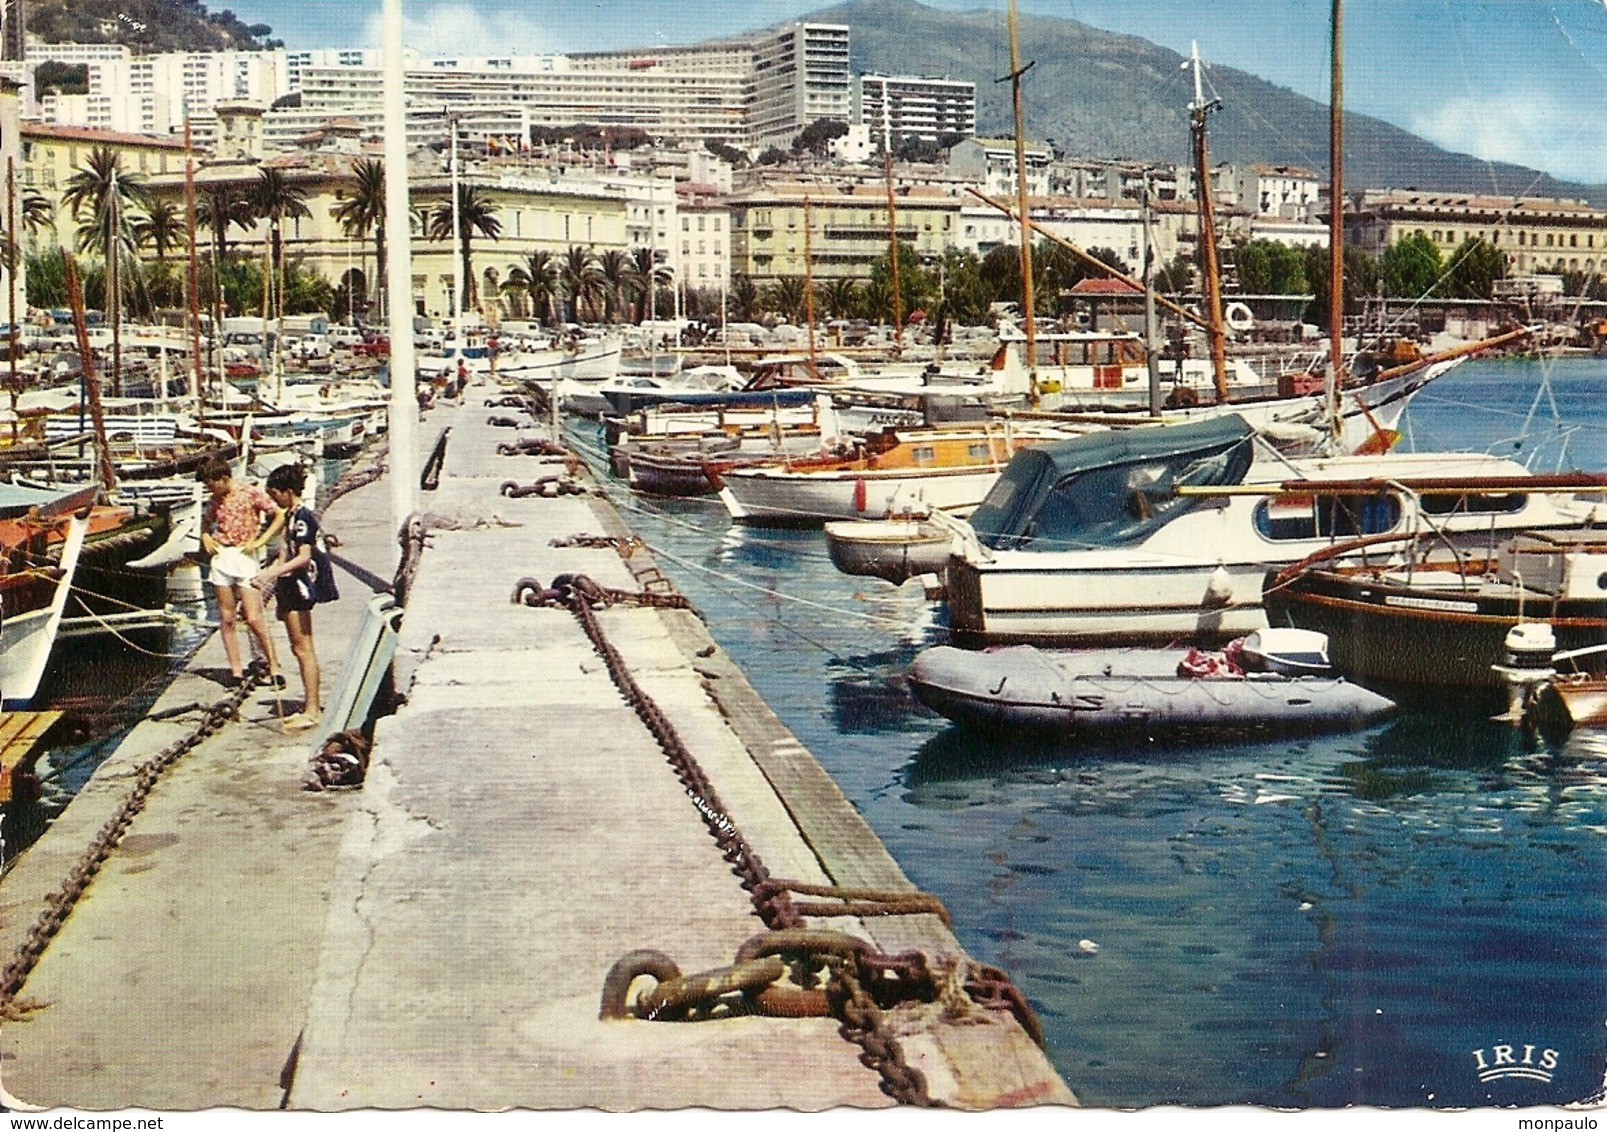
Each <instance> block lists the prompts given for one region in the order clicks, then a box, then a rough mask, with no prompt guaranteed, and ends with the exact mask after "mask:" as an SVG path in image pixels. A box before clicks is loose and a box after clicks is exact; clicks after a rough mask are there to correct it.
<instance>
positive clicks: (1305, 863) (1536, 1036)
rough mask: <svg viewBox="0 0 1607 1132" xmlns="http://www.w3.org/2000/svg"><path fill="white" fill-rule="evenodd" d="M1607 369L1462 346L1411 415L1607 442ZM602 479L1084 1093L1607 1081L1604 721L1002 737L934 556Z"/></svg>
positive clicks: (1453, 435) (1447, 1088)
mask: <svg viewBox="0 0 1607 1132" xmlns="http://www.w3.org/2000/svg"><path fill="white" fill-rule="evenodd" d="M1604 389H1607V361H1603V360H1598V359H1568V360H1560V361H1545V362H1539V361H1531V360H1500V361H1476V362H1470V363H1467V364H1464V365H1463V366H1461V367H1459V368H1458V369H1457V370H1455V371H1453V372H1452V373H1451V374H1450V375H1449V376H1447V377H1446V378H1444V379H1443V380H1442V381H1440V382H1439V383H1437V384H1436V385H1434V386H1432V387H1430V388H1429V389H1428V390H1426V391H1424V392H1423V393H1422V394H1421V395H1420V396H1419V397H1418V399H1417V401H1416V403H1415V404H1414V405H1413V407H1412V409H1411V411H1410V414H1409V416H1408V418H1407V420H1406V422H1405V423H1404V425H1403V432H1404V434H1405V435H1404V438H1403V442H1402V443H1403V444H1404V445H1407V446H1413V447H1417V448H1420V449H1424V450H1429V449H1435V448H1453V447H1454V448H1473V449H1480V450H1490V451H1494V452H1498V453H1501V454H1505V455H1510V456H1514V457H1515V458H1517V459H1520V460H1523V461H1525V462H1526V463H1530V464H1531V466H1532V467H1533V468H1534V469H1535V470H1536V471H1550V470H1555V469H1556V468H1557V466H1558V461H1559V460H1560V461H1561V466H1563V467H1580V468H1586V469H1590V470H1597V471H1603V470H1607V407H1604V405H1607V398H1603V396H1602V393H1603V390H1604ZM574 435H575V436H576V437H577V438H578V439H581V440H585V441H589V442H590V443H591V444H593V445H595V444H596V443H597V440H596V438H595V437H594V436H593V435H592V432H591V426H590V425H585V426H576V431H575V434H574ZM1520 438H1521V439H1520ZM598 466H599V470H600V472H601V474H604V475H606V465H605V464H602V463H601V462H599V464H598ZM610 490H611V492H612V494H613V497H614V498H615V500H616V502H617V503H618V505H619V506H620V508H621V510H622V512H623V513H624V515H625V518H626V521H627V522H628V523H629V524H630V525H631V526H632V527H633V528H634V529H635V530H636V531H637V532H638V533H639V534H640V535H641V536H642V537H643V538H644V539H645V540H646V541H647V542H648V543H649V544H650V546H651V547H652V548H653V549H654V551H655V553H656V555H657V556H658V559H659V564H660V566H661V567H663V569H664V570H665V572H666V573H668V574H669V575H670V576H671V577H672V578H673V579H674V581H675V583H676V585H677V586H678V587H679V588H680V589H681V590H682V591H683V592H685V593H686V594H687V595H688V596H689V597H691V599H692V600H693V602H694V603H695V604H696V606H697V607H698V609H699V610H700V611H701V612H702V613H703V615H704V616H705V618H706V619H707V622H708V625H709V629H710V631H711V633H712V634H713V636H714V637H715V639H716V640H718V641H719V642H720V643H721V645H722V646H723V647H724V648H725V649H726V650H727V651H729V652H730V654H731V655H732V657H733V658H734V659H735V660H736V661H737V663H738V664H740V665H741V666H742V668H743V669H744V670H745V671H746V673H747V674H748V676H749V678H750V680H751V681H752V682H753V684H754V686H755V687H756V688H757V689H758V690H759V692H760V693H761V694H762V695H763V696H764V697H765V699H766V700H767V701H768V702H769V703H770V704H771V706H772V707H773V708H774V709H775V710H776V712H777V713H778V714H779V715H780V716H781V717H782V719H783V720H784V721H785V722H786V723H787V725H788V726H789V727H791V728H792V730H793V731H794V732H795V733H796V734H797V735H798V736H799V738H800V739H802V741H803V742H804V743H805V744H806V745H807V746H808V747H809V748H810V749H811V750H812V751H813V752H814V753H815V755H816V757H817V758H818V759H819V760H820V761H821V762H822V763H823V764H824V765H825V767H826V769H827V770H828V771H829V772H830V773H831V774H832V775H833V777H834V778H835V779H836V781H837V782H838V784H839V785H840V786H841V787H842V789H843V791H844V792H845V793H846V794H847V795H848V797H849V799H850V800H851V801H852V802H853V803H854V805H855V806H857V807H858V808H859V809H860V811H861V812H862V813H863V814H864V815H865V817H866V819H867V820H868V821H869V822H870V824H871V826H872V827H873V828H874V829H875V831H876V833H877V834H878V835H879V836H880V837H881V838H882V840H883V841H884V842H885V843H886V844H887V846H888V848H889V850H890V851H891V852H892V853H893V855H894V856H895V857H896V858H897V859H898V861H899V863H900V864H901V865H902V866H903V868H904V870H905V871H906V872H907V873H908V874H909V876H910V877H911V879H912V880H913V881H914V882H915V883H916V884H918V885H920V886H921V887H922V888H924V889H926V890H928V891H931V892H933V893H935V894H936V895H938V896H939V897H940V898H941V899H942V900H943V901H944V902H945V903H946V904H947V905H948V907H949V908H950V910H951V911H952V912H953V914H954V919H955V927H956V931H957V933H958V934H959V935H960V937H961V940H962V942H963V943H964V945H965V946H966V948H967V949H968V950H969V951H970V952H971V954H972V955H974V956H975V957H976V958H977V959H979V960H981V961H983V962H987V963H993V964H996V965H998V966H1000V967H1002V968H1003V969H1005V970H1006V971H1007V972H1009V974H1010V976H1011V977H1012V978H1013V979H1014V980H1015V981H1016V982H1017V983H1018V984H1019V985H1020V986H1021V987H1022V988H1023V990H1024V991H1025V992H1026V993H1027V995H1028V996H1029V997H1030V998H1031V1000H1032V1002H1033V1004H1034V1006H1035V1007H1036V1009H1037V1010H1038V1012H1039V1014H1040V1017H1041V1018H1042V1020H1043V1023H1044V1028H1045V1031H1046V1034H1047V1040H1048V1045H1049V1051H1050V1054H1051V1056H1052V1058H1053V1060H1054V1062H1055V1064H1056V1066H1057V1067H1058V1068H1059V1070H1060V1071H1061V1072H1062V1074H1063V1075H1064V1076H1065V1078H1066V1080H1067V1082H1068V1083H1069V1084H1070V1085H1071V1086H1072V1088H1073V1089H1075V1090H1076V1092H1077V1093H1078V1095H1079V1097H1081V1098H1082V1100H1083V1102H1084V1103H1085V1104H1088V1105H1093V1106H1100V1107H1121V1108H1128V1107H1144V1106H1151V1105H1158V1104H1186V1105H1222V1104H1239V1103H1250V1104H1260V1105H1268V1106H1278V1107H1336V1106H1343V1105H1352V1104H1365V1105H1380V1106H1396V1107H1419V1106H1432V1107H1463V1106H1489V1105H1530V1104H1561V1103H1566V1102H1572V1101H1579V1100H1583V1099H1586V1098H1589V1097H1593V1096H1598V1095H1599V1094H1600V1092H1601V1089H1602V1082H1603V1071H1604V1068H1607V1027H1604V1023H1607V979H1604V973H1607V867H1604V866H1607V735H1604V734H1603V733H1596V734H1591V733H1589V732H1577V733H1575V734H1574V735H1572V736H1570V737H1567V738H1566V739H1562V740H1550V741H1548V740H1545V739H1540V738H1525V737H1524V736H1523V735H1522V734H1520V733H1519V732H1517V731H1515V730H1514V729H1512V728H1510V727H1507V726H1505V725H1502V724H1497V723H1493V722H1489V721H1486V720H1484V719H1482V718H1467V717H1465V716H1462V715H1458V714H1454V713H1447V714H1442V715H1433V714H1423V713H1413V714H1409V715H1403V716H1401V717H1398V718H1396V719H1395V720H1393V721H1391V722H1389V723H1387V724H1385V725H1382V726H1379V727H1376V728H1373V729H1371V730H1367V731H1362V732H1358V733H1352V734H1344V735H1339V736H1331V737H1322V738H1309V739H1300V740H1298V741H1276V742H1257V743H1253V744H1238V745H1235V744H1222V745H1215V746H1206V747H1191V748H1180V749H1172V748H1168V747H1167V746H1165V745H1164V744H1161V743H1154V744H1151V745H1147V746H1143V747H1132V746H1115V747H1102V748H1100V747H1088V746H1086V745H1083V746H1074V747H1073V746H1063V747H1054V746H1025V745H1018V746H1001V745H999V744H997V743H994V742H989V741H986V740H983V739H980V738H977V737H975V736H972V735H969V734H967V733H964V732H961V731H957V730H955V729H954V728H952V727H951V726H950V725H949V724H948V722H947V721H946V720H944V719H942V718H940V717H938V716H935V715H934V714H932V713H931V712H929V711H927V710H925V709H924V708H922V707H920V706H919V705H918V704H916V703H915V702H914V700H913V699H912V698H911V696H910V695H909V694H908V691H907V689H906V687H905V685H904V681H903V673H904V671H905V669H906V668H907V667H908V664H909V662H910V660H911V659H912V658H913V657H914V656H915V655H916V653H917V652H919V651H920V650H921V649H922V648H924V647H927V646H928V645H931V644H935V643H941V642H942V640H943V639H944V633H943V629H942V626H941V617H940V614H939V612H938V611H937V610H936V609H934V607H933V605H932V604H931V603H929V602H928V601H926V600H925V599H924V597H923V596H922V594H921V592H920V588H919V586H918V585H917V584H916V583H914V582H911V583H908V584H906V585H905V586H903V587H898V588H895V587H892V586H889V585H886V584H884V583H882V582H879V581H875V580H871V579H864V578H851V577H848V576H846V575H843V574H840V573H838V572H837V571H836V570H835V569H834V568H833V567H832V565H831V563H830V561H829V559H828V558H827V554H826V548H825V544H824V541H823V536H822V535H821V533H820V532H819V531H791V530H769V529H743V528H739V527H733V526H732V525H731V524H730V523H729V521H728V520H727V518H726V515H725V512H724V509H723V508H722V507H721V505H720V504H719V503H718V501H715V500H712V499H710V500H687V501H666V500H648V499H642V498H638V497H632V496H630V495H629V494H628V493H626V492H624V491H623V490H622V489H621V488H620V486H619V485H618V484H617V483H614V484H612V485H611V487H610ZM567 533H570V532H554V534H555V535H562V534H567Z"/></svg>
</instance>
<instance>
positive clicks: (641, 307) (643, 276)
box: [631, 248, 658, 323]
mask: <svg viewBox="0 0 1607 1132" xmlns="http://www.w3.org/2000/svg"><path fill="white" fill-rule="evenodd" d="M631 266H632V267H633V268H635V276H636V278H635V281H634V282H635V286H634V287H633V288H632V289H633V290H634V291H635V292H636V297H637V302H636V321H637V323H641V322H642V321H643V320H644V319H646V318H647V312H648V307H649V306H650V305H651V304H650V303H649V302H648V296H649V295H650V294H652V286H653V273H654V271H655V270H656V269H657V267H658V264H657V262H656V261H655V259H654V256H653V249H652V248H632V249H631Z"/></svg>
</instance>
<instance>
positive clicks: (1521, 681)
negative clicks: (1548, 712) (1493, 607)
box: [1490, 621, 1557, 723]
mask: <svg viewBox="0 0 1607 1132" xmlns="http://www.w3.org/2000/svg"><path fill="white" fill-rule="evenodd" d="M1505 644H1506V650H1507V659H1506V663H1505V664H1492V665H1491V666H1490V670H1491V671H1492V672H1494V673H1495V674H1496V675H1497V676H1499V677H1501V679H1502V681H1503V682H1504V683H1505V684H1506V687H1507V710H1506V713H1505V714H1503V715H1498V716H1496V717H1495V718H1496V719H1499V720H1502V721H1505V722H1507V723H1520V722H1522V720H1523V708H1524V705H1525V704H1526V703H1528V701H1529V697H1530V695H1531V694H1532V693H1533V692H1535V691H1536V690H1538V689H1539V687H1540V686H1541V685H1542V684H1544V683H1546V681H1548V680H1550V679H1551V678H1552V676H1554V675H1556V670H1555V669H1554V668H1553V667H1552V665H1551V655H1552V653H1554V652H1556V651H1557V635H1556V634H1555V633H1554V632H1552V629H1551V626H1550V625H1549V624H1547V623H1546V622H1544V621H1529V622H1519V623H1518V624H1516V625H1514V626H1512V628H1511V629H1509V630H1508V631H1507V638H1506V642H1505Z"/></svg>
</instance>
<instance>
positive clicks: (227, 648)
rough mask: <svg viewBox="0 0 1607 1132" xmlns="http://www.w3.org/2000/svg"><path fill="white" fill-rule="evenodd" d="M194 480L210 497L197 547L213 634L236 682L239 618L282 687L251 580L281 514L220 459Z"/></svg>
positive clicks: (239, 673)
mask: <svg viewBox="0 0 1607 1132" xmlns="http://www.w3.org/2000/svg"><path fill="white" fill-rule="evenodd" d="M197 478H198V479H200V481H201V482H202V483H204V484H206V487H207V490H208V491H209V492H211V493H212V498H211V499H209V500H208V501H207V504H206V506H205V508H203V510H202V512H201V549H202V550H203V551H205V552H206V553H207V554H208V555H210V556H211V558H212V573H211V575H210V576H209V578H208V581H210V582H211V583H212V588H213V589H214V590H215V591H216V593H217V596H218V632H219V633H220V634H222V636H223V652H224V655H226V656H227V657H228V658H229V674H230V676H231V678H232V679H233V681H234V682H235V683H238V682H239V681H240V680H241V678H242V677H243V676H244V673H245V667H244V665H243V664H242V663H241V658H240V642H239V640H238V638H237V637H236V636H235V632H234V627H235V624H236V623H237V620H238V618H239V617H240V616H242V615H243V616H244V617H245V623H246V628H247V629H248V630H250V632H251V635H252V637H253V638H255V639H256V642H257V645H258V647H259V648H261V649H262V655H263V656H264V657H265V658H266V659H267V661H268V679H269V682H270V683H271V684H272V685H273V686H274V687H275V688H283V687H284V686H285V678H284V677H283V676H282V675H280V673H279V658H278V656H276V655H275V653H274V651H273V638H271V637H270V636H269V635H268V622H267V619H266V618H265V617H264V616H263V611H262V593H261V591H259V590H258V589H257V588H256V587H255V586H253V585H252V584H251V580H252V579H253V578H254V577H256V575H257V571H258V570H259V569H260V568H261V567H260V565H259V563H258V559H257V556H258V555H259V554H260V553H261V552H262V548H263V547H264V546H266V545H267V544H268V543H269V542H270V541H272V539H273V537H274V536H275V535H276V534H278V533H279V528H280V527H281V526H283V525H284V518H285V517H284V512H283V511H281V510H280V509H279V508H278V507H277V506H275V504H274V502H273V500H272V499H270V498H268V494H267V492H265V491H263V490H262V489H261V488H260V487H253V486H251V485H249V484H237V483H235V482H234V478H233V476H232V474H231V473H230V471H229V465H228V462H227V461H225V460H217V459H214V460H208V461H207V462H206V464H204V465H203V466H202V468H201V472H200V475H199V476H198V477H197Z"/></svg>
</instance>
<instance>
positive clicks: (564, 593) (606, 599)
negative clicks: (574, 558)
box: [510, 574, 692, 683]
mask: <svg viewBox="0 0 1607 1132" xmlns="http://www.w3.org/2000/svg"><path fill="white" fill-rule="evenodd" d="M510 600H511V601H512V603H513V604H514V605H528V606H530V607H531V608H540V607H541V606H563V607H570V606H571V605H572V603H573V602H574V601H576V600H580V601H583V602H585V603H586V604H587V605H588V606H589V607H591V608H606V607H608V606H613V605H627V606H651V607H653V608H656V609H691V608H692V603H691V602H689V601H687V600H686V597H685V596H684V595H682V594H678V593H658V592H652V593H650V592H644V591H641V590H619V589H614V588H612V587H610V586H602V585H599V584H597V583H596V582H594V581H592V579H590V578H588V577H587V576H586V575H584V574H559V575H558V576H557V577H556V578H554V579H553V580H552V585H550V586H544V585H542V584H541V582H540V581H539V580H538V579H536V578H520V579H519V580H518V581H517V582H516V583H514V587H513V597H512V598H511V599H510ZM595 643H596V642H595V641H594V642H593V644H595ZM598 651H599V652H601V651H602V649H601V647H599V648H598ZM616 683H617V681H616Z"/></svg>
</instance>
